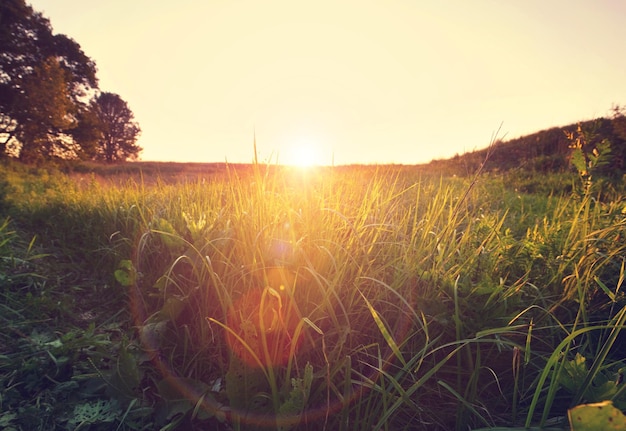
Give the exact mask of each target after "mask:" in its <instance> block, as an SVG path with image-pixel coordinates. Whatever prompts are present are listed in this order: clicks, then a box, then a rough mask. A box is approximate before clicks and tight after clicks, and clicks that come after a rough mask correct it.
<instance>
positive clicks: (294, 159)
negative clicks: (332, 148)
mask: <svg viewBox="0 0 626 431" xmlns="http://www.w3.org/2000/svg"><path fill="white" fill-rule="evenodd" d="M288 151H289V152H288V154H287V160H286V164H288V165H291V166H297V167H300V168H308V167H312V166H319V165H321V164H322V155H321V152H320V147H319V145H318V143H317V142H316V141H315V140H314V139H311V138H300V139H298V140H296V141H294V142H293V144H292V145H291V147H290V148H289V149H288Z"/></svg>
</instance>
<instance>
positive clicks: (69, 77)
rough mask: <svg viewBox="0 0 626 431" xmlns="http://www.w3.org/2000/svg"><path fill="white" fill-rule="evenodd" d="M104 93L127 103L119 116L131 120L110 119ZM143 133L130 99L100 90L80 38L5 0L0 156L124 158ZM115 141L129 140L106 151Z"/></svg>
mask: <svg viewBox="0 0 626 431" xmlns="http://www.w3.org/2000/svg"><path fill="white" fill-rule="evenodd" d="M105 95H106V96H105ZM103 96H104V100H107V98H111V97H113V96H114V97H113V99H115V100H116V101H117V104H118V105H119V106H121V107H123V108H124V109H123V111H124V115H122V116H120V117H118V121H124V120H125V121H127V122H128V124H124V125H120V124H117V126H116V127H111V125H110V124H108V123H107V122H106V121H105V119H103V117H102V116H101V115H100V113H99V112H100V111H99V110H98V109H96V108H97V107H98V106H100V103H99V102H98V100H100V98H101V97H103ZM116 133H119V134H120V135H119V136H118V135H115V134H116ZM138 134H139V126H138V124H137V123H136V121H135V120H134V116H133V114H132V111H130V109H129V108H128V105H127V104H126V102H124V101H123V100H122V99H121V97H120V96H118V95H115V94H113V93H102V94H100V91H99V88H98V79H97V69H96V64H95V62H94V61H93V60H91V59H90V58H89V57H88V56H87V55H86V54H85V53H84V52H83V51H82V49H81V47H80V45H79V44H78V43H77V42H76V41H74V40H73V39H71V38H69V37H68V36H65V35H63V34H54V33H53V31H52V26H51V24H50V21H49V20H48V19H47V18H45V17H44V16H43V15H42V14H41V13H39V12H35V11H34V10H33V9H32V7H31V6H29V5H27V4H26V3H25V1H24V0H3V1H2V2H0V157H6V156H13V157H18V158H19V159H20V160H22V161H24V162H36V161H40V160H46V159H50V158H55V157H57V158H93V159H103V160H107V161H120V160H125V159H126V158H129V157H130V158H135V157H137V155H138V153H139V152H140V151H141V148H140V147H139V146H137V145H136V143H135V141H136V138H137V136H138ZM105 136H108V138H104V137H105ZM111 142H116V145H118V146H120V145H121V144H120V142H124V145H122V146H121V148H122V149H120V148H118V149H117V150H116V151H115V152H114V153H112V155H111V156H110V157H107V156H105V157H103V154H111V150H110V149H109V148H108V147H110V146H111ZM107 146H108V147H107Z"/></svg>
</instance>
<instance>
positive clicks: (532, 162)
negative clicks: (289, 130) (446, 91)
mask: <svg viewBox="0 0 626 431" xmlns="http://www.w3.org/2000/svg"><path fill="white" fill-rule="evenodd" d="M620 112H621V111H618V113H617V114H616V115H614V116H613V117H612V118H598V119H595V120H589V121H584V122H581V123H573V124H569V125H566V126H562V127H553V128H550V129H546V130H541V131H539V132H536V133H533V134H530V135H526V136H522V137H519V138H515V139H511V140H507V141H498V142H496V143H495V144H494V145H493V146H492V147H491V148H484V149H481V150H476V151H473V152H469V153H465V154H462V155H457V156H455V157H452V158H450V159H445V160H433V161H432V162H430V163H428V164H426V165H425V167H426V168H427V169H428V170H437V171H440V172H442V173H448V174H455V175H471V174H473V173H474V172H476V170H477V169H478V167H479V166H480V165H481V164H482V163H483V162H484V161H485V160H487V162H486V163H485V166H484V167H483V169H484V170H485V171H487V172H489V171H491V172H494V171H495V172H498V171H499V172H506V171H511V170H526V171H532V172H540V173H548V172H564V171H569V170H571V169H572V168H571V165H570V160H569V158H570V154H571V148H570V144H571V142H570V141H569V139H568V137H567V135H568V133H575V132H576V130H577V128H578V125H579V124H580V126H581V128H582V130H583V131H585V132H586V133H587V136H588V138H589V143H588V145H589V146H590V147H591V148H586V150H588V151H591V150H592V149H593V147H594V146H595V145H596V144H597V143H599V142H601V141H602V140H604V139H607V140H608V141H609V142H610V143H611V149H612V160H611V163H610V165H609V166H607V167H606V169H605V173H606V174H607V175H611V176H618V177H621V176H622V175H623V174H624V173H626V164H625V163H624V161H625V160H626V117H625V116H624V115H623V114H621V113H620Z"/></svg>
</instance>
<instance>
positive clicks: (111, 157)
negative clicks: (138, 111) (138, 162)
mask: <svg viewBox="0 0 626 431" xmlns="http://www.w3.org/2000/svg"><path fill="white" fill-rule="evenodd" d="M92 111H93V112H94V113H95V116H96V118H97V120H98V127H99V129H100V133H101V134H100V138H99V140H98V146H97V149H96V159H98V160H103V161H106V162H108V163H112V162H119V161H124V160H126V159H129V158H130V159H136V158H137V156H138V155H139V153H140V152H141V150H142V148H141V147H139V146H138V145H137V143H136V142H137V138H138V137H139V134H140V133H141V129H140V128H139V125H138V124H137V122H136V121H135V116H134V114H133V112H132V111H131V110H130V108H129V107H128V104H127V103H126V102H125V101H124V100H123V99H122V98H121V97H120V96H119V95H117V94H115V93H107V92H105V93H101V94H100V95H99V96H98V97H97V98H96V99H95V100H94V102H93V103H92Z"/></svg>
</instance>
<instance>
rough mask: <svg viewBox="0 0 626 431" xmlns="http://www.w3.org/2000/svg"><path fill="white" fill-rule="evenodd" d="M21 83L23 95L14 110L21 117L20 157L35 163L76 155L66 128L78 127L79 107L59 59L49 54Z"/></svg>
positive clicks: (18, 136) (19, 131) (19, 134)
mask: <svg viewBox="0 0 626 431" xmlns="http://www.w3.org/2000/svg"><path fill="white" fill-rule="evenodd" d="M20 86H21V88H22V94H21V96H22V97H21V98H20V99H18V101H17V102H16V103H15V106H14V111H13V113H14V115H16V117H17V118H19V119H20V123H19V124H20V127H19V128H18V130H17V135H16V136H17V138H18V140H19V142H20V143H21V148H20V151H19V158H20V160H22V161H24V162H33V161H37V160H39V159H42V158H51V157H53V156H59V157H63V156H64V155H67V154H68V153H70V154H72V153H73V152H74V151H75V146H74V143H73V141H72V140H71V139H70V137H69V136H68V135H66V134H65V131H67V130H69V129H72V128H73V127H75V124H76V119H75V117H74V112H75V110H76V106H75V104H74V101H73V100H72V97H71V94H70V91H69V89H68V86H67V78H66V71H65V70H64V69H62V68H61V65H60V64H59V62H58V60H57V59H56V58H54V57H49V58H48V59H47V60H46V61H45V62H44V63H43V64H41V65H39V66H36V67H35V68H34V71H33V72H32V73H31V74H29V75H27V76H26V77H25V78H24V79H23V82H21V83H20Z"/></svg>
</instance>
